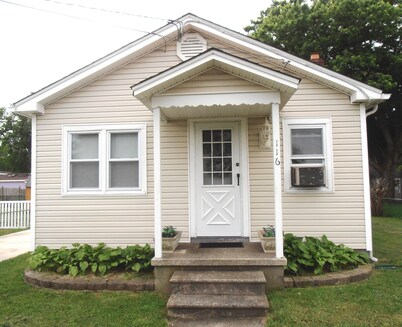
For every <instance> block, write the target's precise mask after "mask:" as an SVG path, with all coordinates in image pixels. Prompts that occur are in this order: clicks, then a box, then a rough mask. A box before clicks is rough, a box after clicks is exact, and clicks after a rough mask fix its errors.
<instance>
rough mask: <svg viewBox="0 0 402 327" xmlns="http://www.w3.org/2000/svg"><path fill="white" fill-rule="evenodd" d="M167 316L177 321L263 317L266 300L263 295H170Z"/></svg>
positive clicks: (266, 304) (265, 312) (265, 310)
mask: <svg viewBox="0 0 402 327" xmlns="http://www.w3.org/2000/svg"><path fill="white" fill-rule="evenodd" d="M167 310H168V316H169V317H170V318H179V319H199V318H205V317H208V318H237V317H254V318H255V317H261V318H262V317H265V316H266V315H267V311H268V300H267V298H266V296H265V294H264V295H198V294H197V295H190V294H172V295H171V296H170V298H169V301H168V303H167Z"/></svg>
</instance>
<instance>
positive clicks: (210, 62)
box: [132, 49, 300, 109]
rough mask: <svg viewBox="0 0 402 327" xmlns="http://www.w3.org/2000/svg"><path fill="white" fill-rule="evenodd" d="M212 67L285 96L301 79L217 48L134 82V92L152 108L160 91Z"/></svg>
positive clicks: (295, 87) (291, 92)
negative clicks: (136, 82) (154, 97)
mask: <svg viewBox="0 0 402 327" xmlns="http://www.w3.org/2000/svg"><path fill="white" fill-rule="evenodd" d="M211 68H218V69H220V70H222V71H224V72H226V73H229V74H232V75H234V76H237V77H239V78H242V79H245V80H248V81H250V82H253V83H255V84H259V85H262V86H264V87H266V88H267V92H271V90H275V91H276V92H280V93H281V94H285V95H286V96H285V97H282V98H284V99H289V98H290V97H291V95H292V94H293V93H294V92H295V91H296V89H297V87H298V84H299V82H300V80H299V79H297V78H294V77H292V76H288V75H286V74H283V73H280V72H277V71H274V70H272V69H269V68H266V67H263V66H260V65H258V64H255V63H253V62H250V61H247V60H245V59H241V58H238V57H235V56H233V55H229V54H227V53H224V52H222V51H220V50H217V49H210V50H208V51H206V52H204V53H203V54H201V55H198V56H196V57H194V58H191V59H189V60H187V61H185V62H183V63H180V64H179V65H177V66H175V67H172V68H170V69H168V70H166V71H164V72H162V73H160V74H157V75H155V76H153V77H150V78H148V79H146V80H144V81H142V82H140V83H138V84H136V85H134V86H132V90H133V95H134V96H135V97H136V98H137V99H138V100H140V101H141V102H143V103H144V104H145V105H146V106H147V107H148V108H149V109H152V97H153V96H157V95H160V94H161V93H163V92H164V91H166V90H168V89H170V88H172V87H174V86H176V85H179V84H181V83H183V82H185V81H188V80H190V79H192V78H194V77H195V76H198V75H200V74H202V73H203V72H205V71H207V70H208V69H211ZM268 89H269V90H268ZM271 102H272V101H271ZM271 102H267V103H271Z"/></svg>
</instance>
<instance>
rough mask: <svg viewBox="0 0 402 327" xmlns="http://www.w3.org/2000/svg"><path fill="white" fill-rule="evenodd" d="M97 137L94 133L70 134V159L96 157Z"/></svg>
mask: <svg viewBox="0 0 402 327" xmlns="http://www.w3.org/2000/svg"><path fill="white" fill-rule="evenodd" d="M98 139H99V135H98V134H97V133H96V134H78V133H74V134H71V159H98V156H99V154H98V149H99V146H98Z"/></svg>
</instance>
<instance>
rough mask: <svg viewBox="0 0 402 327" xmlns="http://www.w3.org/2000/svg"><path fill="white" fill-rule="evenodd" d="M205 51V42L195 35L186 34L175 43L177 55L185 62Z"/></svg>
mask: <svg viewBox="0 0 402 327" xmlns="http://www.w3.org/2000/svg"><path fill="white" fill-rule="evenodd" d="M205 50H207V41H206V40H205V39H204V38H203V37H202V36H201V35H200V34H197V33H187V34H184V35H183V37H182V38H181V41H179V42H177V55H178V56H179V58H180V59H182V60H187V59H190V58H192V57H195V56H196V55H199V54H200V53H202V52H204V51H205Z"/></svg>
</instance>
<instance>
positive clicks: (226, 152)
mask: <svg viewBox="0 0 402 327" xmlns="http://www.w3.org/2000/svg"><path fill="white" fill-rule="evenodd" d="M231 155H232V143H223V156H224V157H230V156H231Z"/></svg>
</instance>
